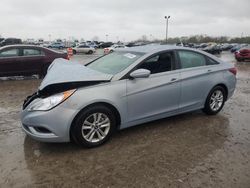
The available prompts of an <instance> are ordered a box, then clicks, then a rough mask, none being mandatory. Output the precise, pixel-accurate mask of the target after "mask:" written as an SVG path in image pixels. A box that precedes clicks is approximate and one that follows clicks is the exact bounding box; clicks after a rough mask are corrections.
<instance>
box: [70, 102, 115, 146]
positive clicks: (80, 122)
mask: <svg viewBox="0 0 250 188" xmlns="http://www.w3.org/2000/svg"><path fill="white" fill-rule="evenodd" d="M115 126H116V118H115V115H114V113H113V112H112V110H110V109H109V108H107V107H106V106H103V105H97V106H93V107H90V108H87V109H86V110H84V111H82V112H80V114H79V115H78V116H77V118H76V120H75V121H74V123H73V125H72V128H71V137H72V138H73V140H74V141H75V142H76V143H78V144H80V145H82V146H85V147H97V146H99V145H102V144H103V143H105V142H106V141H107V140H108V139H109V138H110V136H111V134H112V133H113V131H114V128H115Z"/></svg>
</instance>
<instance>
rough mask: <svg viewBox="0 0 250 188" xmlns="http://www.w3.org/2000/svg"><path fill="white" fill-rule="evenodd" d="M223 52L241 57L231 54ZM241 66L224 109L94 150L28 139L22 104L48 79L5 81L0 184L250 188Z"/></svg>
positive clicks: (249, 81) (132, 131)
mask: <svg viewBox="0 0 250 188" xmlns="http://www.w3.org/2000/svg"><path fill="white" fill-rule="evenodd" d="M95 57H96V56H87V55H77V56H74V57H73V60H74V61H80V62H81V63H86V62H87V61H90V60H91V59H93V58H95ZM221 58H222V59H224V60H225V61H228V62H229V63H236V62H235V60H234V58H233V55H232V54H230V53H228V52H224V53H223V54H222V55H221ZM236 66H237V68H238V74H237V89H236V91H235V94H234V96H233V97H232V98H231V99H230V100H229V101H227V102H226V104H225V106H224V109H223V110H222V111H221V112H220V113H219V114H218V115H216V116H207V115H205V114H203V113H202V112H201V111H195V112H192V113H187V114H183V115H178V116H174V117H171V118H166V119H162V120H158V121H154V122H151V123H147V124H143V125H140V126H136V127H132V128H129V129H126V130H123V131H120V132H118V133H116V134H115V135H114V136H113V137H112V138H111V140H110V141H109V142H108V143H106V144H105V145H103V146H101V147H98V148H94V149H85V148H81V147H79V146H76V145H74V144H71V143H65V144H48V143H40V142H37V141H34V140H32V139H30V138H29V137H26V136H25V134H24V133H23V132H22V130H21V126H20V119H19V113H20V110H21V105H22V102H23V99H24V98H25V97H26V96H27V95H29V94H31V93H33V92H34V91H35V90H36V89H37V87H38V85H39V83H40V82H41V81H40V80H38V79H37V78H36V76H33V77H27V78H24V79H23V78H22V77H20V78H19V77H18V78H5V79H2V80H0V90H1V95H0V187H225V188H231V187H232V188H238V187H239V188H249V187H250V87H249V86H250V62H242V63H236Z"/></svg>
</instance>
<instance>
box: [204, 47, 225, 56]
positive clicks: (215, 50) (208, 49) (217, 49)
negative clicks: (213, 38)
mask: <svg viewBox="0 0 250 188" xmlns="http://www.w3.org/2000/svg"><path fill="white" fill-rule="evenodd" d="M202 50H203V51H205V52H207V53H210V54H220V53H221V51H222V50H221V48H220V46H218V45H210V46H207V47H205V48H203V49H202Z"/></svg>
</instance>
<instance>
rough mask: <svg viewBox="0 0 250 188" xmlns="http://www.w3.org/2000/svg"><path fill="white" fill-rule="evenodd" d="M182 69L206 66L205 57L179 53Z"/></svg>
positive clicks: (193, 53)
mask: <svg viewBox="0 0 250 188" xmlns="http://www.w3.org/2000/svg"><path fill="white" fill-rule="evenodd" d="M178 54H179V57H180V63H181V67H182V68H183V69H185V68H192V67H200V66H205V65H206V59H205V57H204V56H203V55H201V54H198V53H196V52H191V51H184V50H183V51H178Z"/></svg>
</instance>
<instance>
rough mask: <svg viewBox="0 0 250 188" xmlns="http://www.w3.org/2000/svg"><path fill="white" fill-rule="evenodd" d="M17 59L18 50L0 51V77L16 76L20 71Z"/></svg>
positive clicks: (20, 67)
mask: <svg viewBox="0 0 250 188" xmlns="http://www.w3.org/2000/svg"><path fill="white" fill-rule="evenodd" d="M19 58H20V50H19V49H18V48H7V49H3V50H2V51H0V75H2V76H12V75H13V76H14V75H18V74H19V73H20V72H21V71H22V66H21V64H20V61H19Z"/></svg>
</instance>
